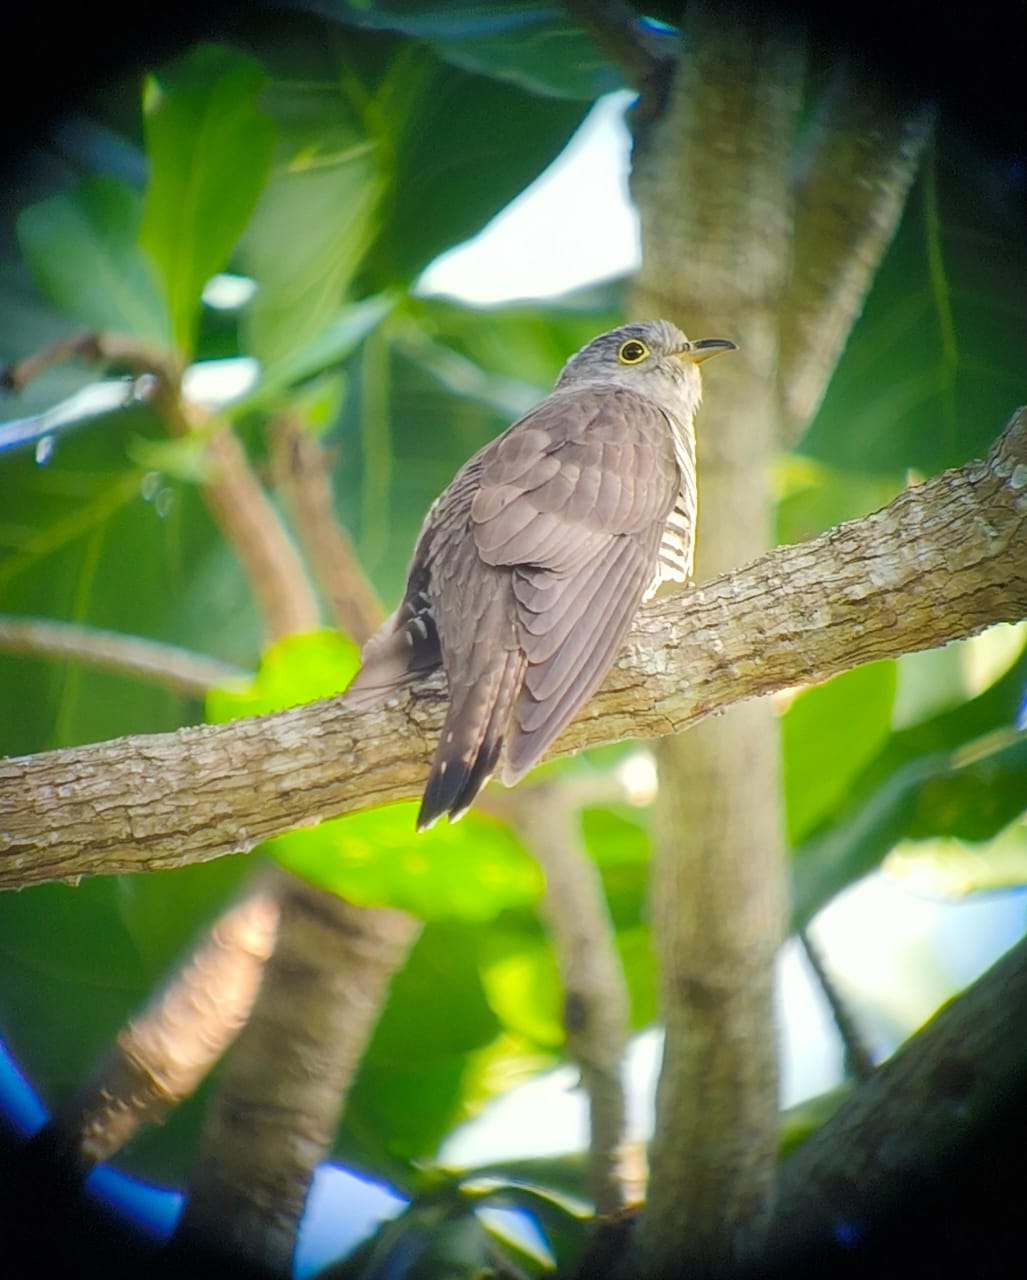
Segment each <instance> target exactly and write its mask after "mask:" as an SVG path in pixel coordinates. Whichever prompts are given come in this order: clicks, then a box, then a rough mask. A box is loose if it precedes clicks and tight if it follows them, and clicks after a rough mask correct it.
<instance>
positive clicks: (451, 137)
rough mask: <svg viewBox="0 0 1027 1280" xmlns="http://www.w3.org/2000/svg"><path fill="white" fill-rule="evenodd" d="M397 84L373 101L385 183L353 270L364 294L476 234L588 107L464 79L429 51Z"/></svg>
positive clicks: (404, 280)
mask: <svg viewBox="0 0 1027 1280" xmlns="http://www.w3.org/2000/svg"><path fill="white" fill-rule="evenodd" d="M395 81H396V82H398V83H394V84H392V85H391V87H393V92H392V94H391V96H383V98H382V104H381V110H382V112H383V114H384V115H385V117H386V121H387V125H388V137H389V141H390V147H391V151H392V154H391V157H390V174H389V176H390V184H389V190H388V192H387V194H386V196H385V198H384V200H383V203H382V211H381V216H382V222H381V226H380V228H379V235H378V238H377V240H376V242H375V244H374V246H373V248H372V249H371V252H370V253H369V255H368V258H367V262H366V264H365V270H364V271H363V272H362V273H361V278H362V279H366V287H367V289H368V291H376V290H381V289H385V288H389V287H391V286H393V285H409V284H410V283H412V282H413V281H414V280H415V279H416V277H417V276H418V275H419V274H420V272H421V271H423V270H424V268H425V267H426V266H427V265H428V264H429V262H431V261H432V260H433V259H434V258H436V257H437V256H438V255H439V254H440V253H442V252H443V251H444V250H445V249H449V248H451V247H452V246H453V245H456V244H459V243H460V242H461V241H462V240H466V239H468V238H469V237H470V236H473V235H475V234H476V233H477V232H479V231H480V230H481V229H482V228H483V227H484V226H485V225H486V223H487V222H488V221H489V220H490V219H491V218H493V217H495V215H496V214H498V213H499V212H500V211H501V210H502V209H503V208H504V207H505V206H506V205H507V204H509V202H510V201H511V200H512V199H513V198H514V197H515V196H517V195H519V194H520V192H521V191H523V190H524V188H525V187H527V186H528V185H529V183H531V182H533V181H534V180H535V179H536V178H537V177H538V176H539V173H540V172H541V171H542V170H543V169H544V168H545V166H546V165H548V164H549V163H550V162H551V161H553V160H555V159H556V157H557V156H558V155H559V153H560V152H561V151H562V150H563V148H564V146H566V144H567V142H568V141H569V140H570V137H571V135H572V134H573V132H574V131H575V129H577V127H578V125H579V124H580V123H581V121H582V120H583V118H584V116H585V112H586V110H587V107H588V104H587V103H584V102H579V101H571V100H566V99H556V98H539V97H536V96H535V95H534V94H530V93H526V92H525V91H523V90H521V89H519V88H517V87H516V86H515V85H512V84H509V83H506V82H504V81H500V80H489V79H483V78H482V77H481V76H476V75H470V74H468V73H466V72H463V71H460V70H457V69H456V68H454V67H452V66H447V65H446V64H444V63H439V62H436V61H435V59H433V58H431V56H430V54H425V62H424V64H423V65H417V66H415V67H414V68H411V67H408V66H406V65H401V66H400V67H399V69H398V71H397V73H396V75H395ZM408 81H409V83H408ZM501 121H506V122H511V121H516V124H515V125H514V126H513V127H509V126H500V125H499V124H498V123H497V122H501ZM593 336H594V335H593Z"/></svg>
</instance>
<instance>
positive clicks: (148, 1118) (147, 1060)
mask: <svg viewBox="0 0 1027 1280" xmlns="http://www.w3.org/2000/svg"><path fill="white" fill-rule="evenodd" d="M278 913H279V908H278V903H277V901H276V900H275V894H274V891H273V889H272V888H271V887H270V886H269V884H268V880H267V877H261V878H259V879H257V880H256V881H255V882H254V883H252V884H250V885H249V886H248V887H247V888H246V889H245V890H244V891H243V894H242V896H241V897H240V898H239V899H237V900H236V901H235V902H234V903H233V904H232V905H231V906H230V907H229V908H228V909H227V910H226V911H224V912H222V914H221V915H220V917H219V918H218V920H217V921H216V922H215V924H214V925H213V927H212V928H211V929H210V930H209V931H208V933H207V934H206V936H205V937H204V938H203V940H202V941H201V943H200V944H199V945H198V946H197V947H196V949H195V950H194V951H193V953H192V955H191V956H190V957H189V959H188V960H187V961H186V962H185V964H183V965H182V966H181V968H179V969H178V970H177V971H176V972H175V973H174V974H172V976H171V977H170V978H169V980H168V981H167V983H165V985H164V986H163V987H161V988H160V989H159V990H158V991H157V992H155V993H154V995H152V996H151V997H150V999H149V1000H148V1001H147V1003H146V1005H145V1007H144V1008H143V1009H141V1010H140V1011H139V1012H138V1013H136V1014H135V1015H134V1016H133V1017H132V1018H130V1019H129V1021H128V1022H127V1023H126V1024H125V1026H124V1027H123V1028H122V1029H121V1031H120V1032H119V1033H118V1037H117V1040H116V1041H115V1043H114V1044H113V1045H112V1046H111V1048H110V1049H109V1050H108V1052H107V1053H106V1055H105V1056H104V1058H103V1059H102V1060H101V1061H100V1062H99V1063H98V1064H97V1066H96V1067H95V1068H94V1070H93V1071H92V1072H91V1073H90V1075H89V1076H88V1077H87V1078H86V1079H85V1080H84V1081H83V1082H82V1083H81V1084H80V1085H79V1087H78V1088H77V1089H76V1090H75V1092H74V1094H73V1095H72V1096H71V1097H70V1098H68V1099H67V1100H66V1101H65V1102H63V1103H62V1104H61V1106H60V1108H59V1109H58V1111H57V1112H56V1114H55V1115H54V1117H53V1118H52V1120H51V1121H50V1123H49V1125H48V1126H47V1127H46V1129H44V1130H43V1131H42V1133H41V1134H40V1135H37V1137H36V1139H35V1141H37V1142H44V1143H48V1144H50V1145H51V1146H52V1147H55V1148H56V1149H58V1150H61V1151H65V1152H67V1153H68V1155H69V1157H70V1159H71V1161H72V1164H73V1166H74V1167H76V1168H78V1169H80V1170H81V1171H82V1173H83V1174H85V1172H87V1171H88V1169H89V1168H91V1167H92V1165H93V1164H95V1163H96V1162H97V1161H98V1160H109V1159H110V1158H111V1156H113V1155H114V1154H115V1153H116V1152H117V1151H118V1150H120V1148H121V1147H122V1146H123V1145H124V1144H125V1143H126V1142H127V1141H128V1140H129V1139H130V1138H131V1137H132V1136H133V1135H134V1134H135V1133H136V1132H137V1130H138V1129H139V1128H140V1127H141V1126H142V1125H144V1124H156V1123H159V1122H160V1121H161V1120H163V1119H164V1117H165V1116H166V1114H167V1113H168V1111H170V1110H171V1108H172V1107H174V1106H176V1105H177V1104H178V1103H179V1102H181V1101H182V1099H183V1098H187V1097H189V1096H190V1095H191V1094H192V1093H193V1091H194V1090H195V1088H196V1086H197V1085H198V1084H199V1082H200V1081H201V1080H202V1079H203V1077H204V1076H205V1075H206V1073H207V1072H208V1070H209V1069H210V1066H211V1063H212V1062H215V1061H216V1060H217V1059H218V1058H219V1057H220V1056H221V1053H222V1052H223V1051H224V1049H225V1047H226V1046H227V1045H228V1044H229V1043H230V1042H231V1041H232V1040H233V1039H234V1038H235V1036H236V1034H237V1032H238V1030H239V1028H240V1027H241V1026H242V1025H243V1024H244V1023H245V1021H246V1019H247V1018H248V1017H249V1014H250V1010H251V1008H252V1007H253V1001H254V997H255V996H256V992H257V988H258V986H259V984H260V979H261V975H262V973H263V971H264V963H265V961H266V960H267V958H268V956H269V955H270V954H271V951H272V948H273V946H274V940H275V935H276V932H277V929H278Z"/></svg>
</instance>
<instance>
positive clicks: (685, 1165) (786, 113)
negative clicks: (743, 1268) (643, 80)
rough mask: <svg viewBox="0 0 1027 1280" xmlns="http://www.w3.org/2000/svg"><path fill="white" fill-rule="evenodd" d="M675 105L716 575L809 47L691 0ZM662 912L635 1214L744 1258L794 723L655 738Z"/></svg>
mask: <svg viewBox="0 0 1027 1280" xmlns="http://www.w3.org/2000/svg"><path fill="white" fill-rule="evenodd" d="M681 47H682V51H681V56H680V60H679V65H678V68H677V72H676V74H675V77H674V82H673V86H672V89H671V92H670V95H669V98H668V101H667V106H666V110H665V112H664V114H663V116H662V118H661V119H660V120H659V121H658V122H657V123H656V124H655V125H654V126H652V127H651V128H650V130H649V132H648V133H647V135H646V141H645V145H644V147H637V148H636V159H635V164H634V169H633V175H632V191H633V194H634V197H635V200H636V203H637V205H638V209H639V215H640V217H641V223H642V247H643V254H642V268H641V271H640V273H639V277H638V280H637V281H636V286H635V291H634V298H633V304H632V306H633V310H634V311H635V312H637V313H639V314H643V313H644V314H647V315H653V314H659V315H669V316H670V318H672V319H674V320H675V321H677V322H679V323H680V324H681V325H682V326H683V327H684V329H685V331H686V332H687V333H689V334H690V335H692V336H694V337H706V336H718V335H719V336H724V337H730V338H732V339H734V340H735V341H737V342H738V344H739V348H740V349H739V351H738V353H737V354H735V355H733V356H732V359H731V362H730V364H729V362H728V361H724V362H722V365H721V366H720V367H717V366H714V367H713V369H712V371H711V372H710V374H709V375H708V376H707V378H706V387H707V406H706V408H705V409H704V411H703V412H702V414H701V416H700V421H699V424H698V439H697V459H696V469H697V472H698V476H699V520H698V528H697V535H696V579H697V581H700V582H701V581H703V580H705V579H707V578H711V577H713V576H715V575H716V574H718V573H724V572H726V571H728V570H730V569H732V568H735V567H736V566H738V565H741V564H745V563H746V562H747V561H748V560H750V559H752V558H753V557H754V556H756V555H758V554H759V553H760V552H761V551H762V550H764V549H765V548H766V546H767V545H768V542H769V523H770V498H769V493H768V488H767V470H768V467H769V463H770V459H771V456H772V454H773V451H774V449H775V446H776V442H777V437H778V428H779V423H778V414H777V400H776V396H775V394H774V386H775V372H776V365H777V330H778V308H779V304H780V298H781V295H782V292H783V290H784V287H785V282H786V278H787V268H788V259H789V236H790V231H791V219H790V207H789V197H788V190H787V171H788V156H789V152H790V150H791V147H792V143H793V139H794V135H795V130H796V121H797V118H798V112H799V108H800V105H801V89H802V75H803V56H802V49H801V45H800V44H799V43H798V42H797V41H796V40H795V39H794V38H793V37H792V35H791V33H790V32H788V30H787V28H785V29H782V26H781V24H780V22H779V21H776V20H775V21H769V20H768V22H767V24H766V25H763V24H761V23H759V22H757V21H754V20H753V18H752V16H751V15H749V14H742V13H740V12H739V11H738V10H737V9H736V8H734V7H732V6H726V7H725V6H716V7H715V6H712V5H707V4H705V3H699V4H696V3H690V4H689V5H688V6H687V9H686V11H685V15H684V23H683V27H682V32H681ZM657 762H658V767H659V774H660V789H659V794H658V797H657V851H656V862H655V865H654V869H653V884H652V901H653V926H654V930H655V936H656V952H657V967H658V970H659V974H660V979H659V980H660V992H661V1017H662V1021H663V1023H664V1026H665V1037H666V1038H665V1046H664V1056H663V1066H662V1070H661V1073H660V1080H659V1087H658V1092H657V1100H656V1120H655V1128H654V1133H653V1138H652V1141H651V1143H650V1151H649V1166H650V1180H649V1193H648V1196H647V1199H646V1205H645V1208H644V1210H643V1212H642V1217H641V1220H640V1223H639V1227H638V1233H637V1249H636V1258H637V1262H638V1264H639V1266H640V1267H641V1269H642V1270H643V1272H644V1274H647V1275H652V1274H664V1273H668V1274H669V1273H670V1272H671V1271H672V1270H674V1269H676V1268H677V1267H680V1266H681V1265H683V1263H685V1262H687V1264H688V1265H689V1266H690V1267H691V1268H702V1267H705V1266H706V1265H716V1264H724V1263H725V1262H727V1261H730V1260H731V1259H732V1257H733V1256H734V1255H735V1254H736V1252H737V1251H738V1249H739V1247H740V1244H739V1242H740V1240H741V1239H742V1238H743V1232H744V1233H745V1234H746V1235H748V1236H751V1235H752V1234H753V1233H754V1232H756V1231H758V1229H759V1227H760V1226H761V1225H763V1223H765V1221H766V1218H767V1215H768V1212H769V1205H770V1197H771V1192H772V1181H773V1171H774V1164H775V1157H776V1153H777V1130H778V1119H777V1073H776V1044H775V1035H774V1018H773V1007H772V990H771V980H772V972H773V970H772V965H773V958H774V954H775V952H776V950H777V947H778V945H779V942H780V939H781V933H782V928H783V923H784V896H785V895H784V873H783V868H782V865H781V857H780V835H779V828H780V815H779V808H778V804H779V802H778V796H779V790H780V789H779V786H778V741H777V725H776V723H775V721H774V719H773V718H772V715H771V712H770V708H769V706H768V705H767V704H766V703H758V702H753V703H749V704H747V705H745V706H743V707H737V708H734V709H732V710H731V711H730V712H729V713H728V714H727V715H726V716H723V717H719V718H717V719H711V720H709V721H707V722H706V723H704V724H703V725H701V726H699V727H698V728H696V729H694V730H692V731H691V732H689V733H687V734H685V735H683V736H682V737H668V738H666V739H664V740H663V741H661V742H660V744H659V746H658V748H657Z"/></svg>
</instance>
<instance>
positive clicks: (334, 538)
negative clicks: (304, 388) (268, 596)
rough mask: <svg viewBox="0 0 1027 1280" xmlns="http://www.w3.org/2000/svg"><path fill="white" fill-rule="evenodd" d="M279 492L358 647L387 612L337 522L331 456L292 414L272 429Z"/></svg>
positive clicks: (340, 622) (324, 590)
mask: <svg viewBox="0 0 1027 1280" xmlns="http://www.w3.org/2000/svg"><path fill="white" fill-rule="evenodd" d="M271 466H272V469H273V472H274V480H275V487H276V489H277V490H278V492H279V493H280V494H281V495H282V498H283V500H284V502H285V505H286V507H287V508H288V512H289V518H290V520H291V521H292V524H293V527H294V528H295V530H296V534H297V536H298V538H299V541H300V545H301V547H302V548H303V551H304V553H305V554H306V557H307V560H308V561H309V563H310V567H311V570H312V572H313V575H314V581H315V582H316V583H317V584H318V586H319V587H320V589H321V592H322V594H323V595H324V598H325V600H326V601H327V602H328V607H329V609H330V610H331V614H332V617H333V618H334V619H335V623H336V625H337V626H338V627H339V629H340V630H341V631H342V632H343V633H344V634H346V635H348V636H351V637H352V638H353V639H354V640H355V641H356V642H357V643H358V644H363V643H364V641H365V640H366V639H367V638H368V636H370V635H371V634H372V633H373V632H374V631H376V630H377V629H378V626H379V624H380V623H381V621H382V618H383V617H384V616H385V615H384V610H383V609H382V606H381V602H380V601H379V599H378V597H377V596H376V595H375V591H374V588H373V587H372V586H371V584H370V582H369V581H368V579H367V577H366V575H365V574H364V572H363V570H362V569H361V567H360V562H359V561H358V559H357V556H356V553H355V552H354V550H353V543H352V542H351V541H350V539H349V535H348V534H347V533H346V531H345V529H343V527H342V526H341V525H340V524H339V522H338V521H337V520H336V518H335V513H334V510H333V503H332V483H331V473H330V471H329V466H328V454H327V453H326V452H325V450H324V448H323V447H322V445H321V443H320V442H319V441H318V440H317V439H315V437H314V436H313V435H311V433H310V432H309V431H306V430H304V427H303V424H302V422H301V421H300V419H299V417H298V416H297V415H296V414H294V413H288V414H283V415H282V416H281V417H280V418H279V419H278V421H277V422H276V423H275V424H274V426H273V427H272V429H271Z"/></svg>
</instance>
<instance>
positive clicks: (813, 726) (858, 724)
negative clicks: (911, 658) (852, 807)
mask: <svg viewBox="0 0 1027 1280" xmlns="http://www.w3.org/2000/svg"><path fill="white" fill-rule="evenodd" d="M894 697H895V664H894V662H872V663H867V664H866V665H864V666H862V667H855V668H854V669H853V670H852V671H846V672H844V673H843V674H842V675H839V676H835V677H834V679H832V680H828V681H825V683H824V684H820V685H817V686H816V687H815V688H812V689H807V690H805V691H804V692H803V693H800V694H799V696H798V697H797V698H796V699H795V701H794V702H793V703H792V705H791V706H790V707H789V708H788V711H787V712H786V713H785V716H784V718H783V720H782V724H781V733H782V750H783V772H784V794H785V812H786V816H787V825H788V839H789V841H790V842H791V843H792V844H793V845H794V844H797V843H798V842H799V841H801V840H802V839H804V838H805V837H806V836H807V835H808V834H809V833H810V832H811V831H812V830H813V829H814V828H815V827H816V826H817V825H818V824H819V823H820V822H821V821H823V819H824V818H825V817H827V816H828V815H829V814H830V813H831V812H832V810H833V809H834V808H835V807H836V805H837V804H838V802H839V800H841V799H842V798H843V797H844V795H845V793H846V788H847V786H848V784H849V782H850V781H851V779H852V778H853V777H854V776H855V774H856V773H857V772H858V770H859V769H860V768H861V767H862V766H863V765H864V764H866V762H867V761H868V760H869V759H871V757H872V756H874V755H875V754H876V753H877V751H878V750H879V748H880V747H881V744H882V743H883V742H884V740H885V739H886V738H887V736H888V731H889V729H890V727H891V709H892V701H893V699H894Z"/></svg>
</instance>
